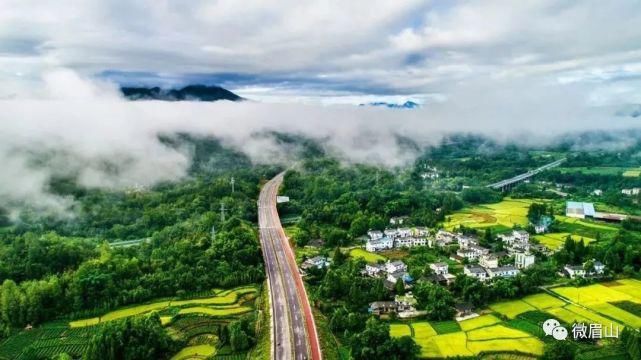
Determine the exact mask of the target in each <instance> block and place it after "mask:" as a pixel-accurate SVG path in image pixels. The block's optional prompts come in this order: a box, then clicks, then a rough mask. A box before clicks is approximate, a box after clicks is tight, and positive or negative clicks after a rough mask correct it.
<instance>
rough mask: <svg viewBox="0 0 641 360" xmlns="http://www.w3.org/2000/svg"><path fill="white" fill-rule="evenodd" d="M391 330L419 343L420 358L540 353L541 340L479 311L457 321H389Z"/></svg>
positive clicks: (392, 333)
mask: <svg viewBox="0 0 641 360" xmlns="http://www.w3.org/2000/svg"><path fill="white" fill-rule="evenodd" d="M451 323H454V324H451ZM439 330H440V331H445V332H439ZM451 330H454V331H451ZM390 333H391V335H392V336H405V335H409V336H412V337H413V338H414V341H416V343H417V344H418V345H419V346H420V347H421V353H420V357H421V358H447V357H457V356H476V355H480V354H483V353H490V352H492V353H496V352H506V353H517V352H518V353H524V354H530V355H540V354H542V353H543V342H542V341H541V340H540V339H538V338H537V337H536V336H533V335H532V334H529V333H527V332H525V331H522V330H520V329H517V328H514V327H510V326H508V325H506V324H505V323H503V321H502V320H501V319H499V318H498V317H495V316H493V315H481V316H479V317H476V318H473V319H468V320H464V321H461V322H459V323H458V324H457V323H456V322H440V323H430V322H427V321H420V322H414V323H411V324H392V325H391V326H390Z"/></svg>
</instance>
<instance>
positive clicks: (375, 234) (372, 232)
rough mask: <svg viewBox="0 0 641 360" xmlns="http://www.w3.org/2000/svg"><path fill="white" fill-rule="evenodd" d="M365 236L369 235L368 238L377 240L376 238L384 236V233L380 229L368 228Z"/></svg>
mask: <svg viewBox="0 0 641 360" xmlns="http://www.w3.org/2000/svg"><path fill="white" fill-rule="evenodd" d="M367 236H369V238H370V239H372V240H378V239H381V238H382V237H383V236H384V234H383V232H382V231H379V230H370V231H368V232H367Z"/></svg>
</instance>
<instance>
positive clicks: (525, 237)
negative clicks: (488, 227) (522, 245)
mask: <svg viewBox="0 0 641 360" xmlns="http://www.w3.org/2000/svg"><path fill="white" fill-rule="evenodd" d="M512 236H514V239H515V240H517V241H521V242H528V241H530V234H529V233H528V232H527V231H525V230H514V231H512Z"/></svg>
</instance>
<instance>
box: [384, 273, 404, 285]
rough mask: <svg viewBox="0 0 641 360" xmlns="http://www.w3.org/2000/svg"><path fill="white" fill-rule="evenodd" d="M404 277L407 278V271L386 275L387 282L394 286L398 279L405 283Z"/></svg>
mask: <svg viewBox="0 0 641 360" xmlns="http://www.w3.org/2000/svg"><path fill="white" fill-rule="evenodd" d="M406 276H407V271H396V272H393V273H387V281H389V282H391V283H394V284H395V283H396V282H397V281H398V280H399V279H400V280H403V281H405V277H406Z"/></svg>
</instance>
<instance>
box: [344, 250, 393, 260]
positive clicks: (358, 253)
mask: <svg viewBox="0 0 641 360" xmlns="http://www.w3.org/2000/svg"><path fill="white" fill-rule="evenodd" d="M349 256H350V257H352V258H360V259H363V260H365V261H366V262H367V263H369V264H376V263H377V262H379V261H386V260H387V258H386V257H385V256H382V255H379V254H375V253H371V252H369V251H366V250H364V249H360V248H355V249H351V250H350V251H349Z"/></svg>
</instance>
